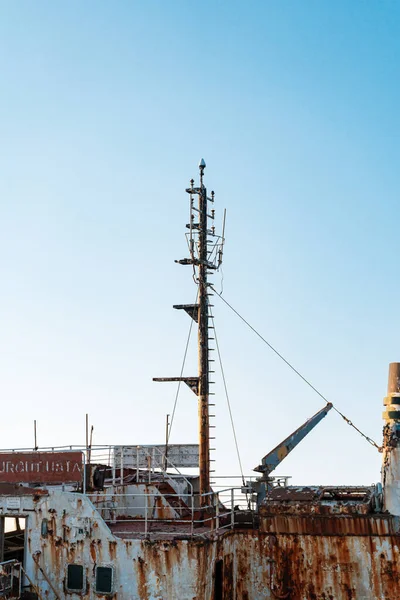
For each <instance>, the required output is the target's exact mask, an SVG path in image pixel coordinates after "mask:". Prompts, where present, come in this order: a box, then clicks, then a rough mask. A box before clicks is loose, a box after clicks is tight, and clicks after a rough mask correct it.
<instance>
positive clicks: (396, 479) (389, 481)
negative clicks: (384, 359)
mask: <svg viewBox="0 0 400 600" xmlns="http://www.w3.org/2000/svg"><path fill="white" fill-rule="evenodd" d="M383 404H384V406H385V408H386V410H385V411H384V413H383V415H382V416H383V418H384V420H385V425H384V427H383V456H382V459H383V461H382V486H383V490H384V508H385V510H388V511H389V512H390V513H391V514H393V515H397V516H400V363H398V362H396V363H390V365H389V377H388V391H387V396H386V398H384V399H383Z"/></svg>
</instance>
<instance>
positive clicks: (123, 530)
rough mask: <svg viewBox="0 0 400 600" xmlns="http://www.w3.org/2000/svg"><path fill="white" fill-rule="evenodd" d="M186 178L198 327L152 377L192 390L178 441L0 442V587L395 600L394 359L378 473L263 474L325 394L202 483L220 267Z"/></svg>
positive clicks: (209, 226) (398, 584)
mask: <svg viewBox="0 0 400 600" xmlns="http://www.w3.org/2000/svg"><path fill="white" fill-rule="evenodd" d="M199 169H200V177H199V186H198V187H196V186H195V182H194V180H191V182H190V186H189V187H188V188H187V190H186V191H187V193H188V194H189V198H190V222H189V223H188V224H187V229H188V249H189V257H188V258H185V259H181V260H179V261H177V262H179V263H180V264H183V265H187V266H188V267H191V269H192V270H193V276H194V280H195V283H196V285H197V289H198V295H197V300H196V302H195V303H194V304H180V305H176V306H175V308H176V309H179V310H182V311H184V312H185V313H187V314H188V315H189V317H190V318H191V319H192V321H193V324H196V325H197V329H198V349H199V352H198V357H199V360H198V372H197V374H196V375H193V376H191V377H185V376H183V375H182V374H181V375H180V376H179V377H165V378H158V379H157V380H158V381H177V382H178V384H179V383H180V382H184V383H185V384H187V385H188V386H189V387H190V388H191V390H192V391H193V392H194V393H195V394H196V396H197V398H198V407H199V440H198V443H192V444H170V440H169V434H170V430H169V428H168V427H167V436H166V441H165V443H162V444H159V445H149V446H138V445H134V444H132V445H129V446H93V445H92V444H91V442H90V436H89V435H87V440H86V444H84V445H83V446H81V447H72V446H71V447H63V448H56V447H54V448H37V447H36V442H35V447H34V448H24V449H17V450H16V449H12V450H4V451H1V452H0V563H1V565H0V596H2V597H4V598H10V599H11V598H25V599H30V598H32V599H33V598H39V599H41V600H42V599H43V600H44V599H57V600H67V599H70V600H78V599H84V600H88V599H95V598H113V599H115V600H195V599H196V600H231V599H235V600H242V599H243V600H267V599H268V600H269V599H292V600H342V599H343V600H378V599H379V600H396V599H400V568H399V559H400V548H399V540H400V496H399V492H398V490H399V488H400V458H399V443H400V434H399V430H400V408H399V407H400V363H393V364H392V365H391V366H390V374H389V386H388V395H387V397H386V398H385V400H384V404H385V407H386V410H385V413H384V419H385V428H384V441H383V448H382V451H383V468H382V483H377V484H376V485H371V486H366V487H349V486H345V487H343V486H342V487H340V486H324V487H299V486H290V485H288V480H287V478H285V477H278V476H277V477H274V476H273V475H272V473H273V471H274V470H275V469H276V467H277V466H278V465H279V464H280V463H281V462H282V460H283V459H284V458H285V457H286V456H287V455H288V453H289V452H291V451H292V450H293V449H294V448H295V447H296V446H297V444H298V443H300V442H301V440H302V439H303V438H304V437H305V436H306V435H307V434H308V433H309V432H310V431H311V430H312V429H313V428H314V427H315V426H317V425H318V423H319V422H320V421H321V419H323V418H324V417H326V415H327V414H328V413H329V411H330V410H331V409H332V408H333V407H332V405H331V404H330V403H327V404H326V406H324V407H323V408H322V409H321V410H320V411H319V412H318V413H316V414H315V415H314V416H313V417H312V418H311V419H309V420H307V421H306V422H305V423H304V424H303V425H301V426H300V427H299V428H298V429H297V430H296V431H294V432H293V433H292V434H290V435H289V436H288V437H287V438H286V439H285V440H284V441H283V442H282V443H281V444H279V445H278V446H277V447H276V448H274V449H273V450H272V451H270V452H269V453H267V454H266V455H265V456H264V457H263V458H261V460H258V457H255V462H256V461H257V464H256V467H255V469H254V471H255V473H256V475H255V476H254V477H253V478H246V481H245V482H242V481H241V478H239V479H238V485H236V486H233V487H232V486H230V487H229V486H227V487H226V488H223V487H222V486H219V487H218V486H216V485H214V484H213V483H212V480H211V476H210V473H211V471H212V470H211V468H210V438H211V437H212V436H211V435H210V430H211V429H210V418H212V417H211V414H210V407H212V405H213V404H214V401H210V399H212V398H213V396H212V392H211V391H210V385H211V378H210V373H211V372H212V371H213V370H214V369H213V367H212V364H213V360H212V359H211V358H210V350H211V347H210V343H211V342H212V341H213V340H212V337H213V335H212V327H213V325H212V322H213V320H212V314H211V311H210V308H211V305H210V295H211V294H212V292H213V289H212V285H210V282H209V277H210V276H211V274H212V273H213V272H215V271H216V270H217V269H218V268H219V266H220V264H221V261H222V257H223V248H224V227H223V229H222V235H221V236H218V235H217V234H216V232H215V229H214V225H213V222H214V218H215V213H214V209H213V208H210V206H213V202H214V193H213V192H212V193H211V195H210V196H208V194H207V190H206V187H205V185H204V170H205V162H204V161H203V160H202V161H201V162H200V165H199Z"/></svg>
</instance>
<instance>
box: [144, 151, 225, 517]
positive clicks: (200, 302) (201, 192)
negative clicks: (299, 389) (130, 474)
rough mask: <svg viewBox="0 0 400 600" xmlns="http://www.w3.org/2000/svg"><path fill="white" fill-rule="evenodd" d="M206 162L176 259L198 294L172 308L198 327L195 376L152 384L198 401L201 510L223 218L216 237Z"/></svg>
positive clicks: (192, 190)
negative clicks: (187, 269) (183, 391)
mask: <svg viewBox="0 0 400 600" xmlns="http://www.w3.org/2000/svg"><path fill="white" fill-rule="evenodd" d="M205 168H206V163H205V161H204V159H203V158H202V159H201V161H200V163H199V179H200V182H199V183H200V184H199V186H198V187H195V185H194V183H195V182H194V179H191V180H190V187H188V188H187V189H186V192H187V193H188V194H189V196H190V220H189V223H188V224H187V225H186V227H187V229H189V233H188V234H187V238H188V239H187V241H188V248H189V255H190V256H189V258H183V259H180V260H176V261H175V262H177V263H178V264H181V265H191V266H192V267H193V278H194V281H195V283H196V284H197V285H198V294H197V301H196V304H176V305H174V308H176V309H180V310H184V311H185V312H186V313H187V314H188V315H189V316H190V317H191V318H192V319H193V320H194V321H195V322H196V323H197V328H198V375H197V376H194V377H155V378H154V379H153V381H177V382H179V381H183V382H184V383H186V384H187V385H188V386H189V387H190V389H191V390H192V391H193V392H194V393H195V394H196V396H197V398H198V419H199V494H200V505H201V507H203V508H205V507H207V506H209V504H210V501H211V500H210V498H211V496H210V495H209V492H210V491H211V482H210V473H211V469H210V439H212V438H211V436H210V427H211V426H210V417H211V416H212V415H210V410H209V408H210V406H213V404H210V395H213V394H212V392H210V384H212V382H211V381H210V373H211V372H212V371H211V370H210V363H212V362H214V361H213V359H211V358H210V351H212V350H213V348H210V345H209V344H210V341H211V340H212V339H213V338H212V336H210V335H209V330H210V329H212V326H211V325H210V319H212V315H211V314H210V310H209V309H210V308H211V307H212V305H211V304H210V296H212V295H213V294H212V293H211V292H210V290H209V288H210V286H211V284H210V283H209V282H208V276H209V275H212V274H213V273H215V271H217V270H218V269H219V267H220V266H221V263H222V257H223V247H224V241H225V239H224V235H225V219H226V211H225V212H224V219H223V233H222V236H219V235H217V234H216V233H215V226H214V219H215V210H214V209H209V203H211V204H214V196H215V195H214V192H213V191H212V192H211V196H210V197H209V196H207V189H206V187H205V185H204V169H205ZM196 198H197V202H196Z"/></svg>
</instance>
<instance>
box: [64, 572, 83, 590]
mask: <svg viewBox="0 0 400 600" xmlns="http://www.w3.org/2000/svg"><path fill="white" fill-rule="evenodd" d="M83 588H84V577H83V566H82V565H68V566H67V590H68V591H69V592H83Z"/></svg>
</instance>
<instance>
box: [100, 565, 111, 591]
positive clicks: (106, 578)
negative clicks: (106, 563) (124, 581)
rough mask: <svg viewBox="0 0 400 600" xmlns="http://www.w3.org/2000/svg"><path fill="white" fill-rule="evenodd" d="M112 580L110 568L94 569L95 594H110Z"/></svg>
mask: <svg viewBox="0 0 400 600" xmlns="http://www.w3.org/2000/svg"><path fill="white" fill-rule="evenodd" d="M113 579H114V573H113V568H112V567H96V593H97V594H112V590H113Z"/></svg>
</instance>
